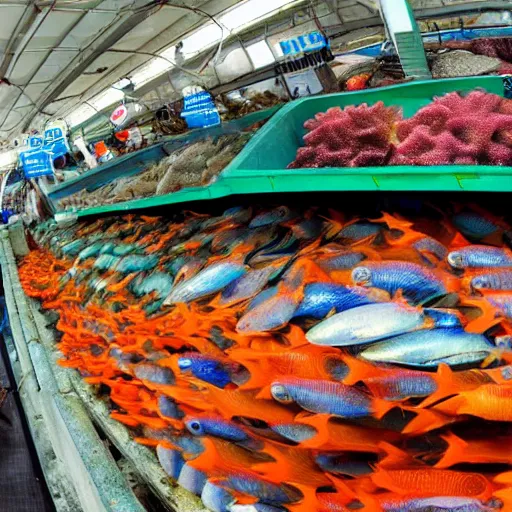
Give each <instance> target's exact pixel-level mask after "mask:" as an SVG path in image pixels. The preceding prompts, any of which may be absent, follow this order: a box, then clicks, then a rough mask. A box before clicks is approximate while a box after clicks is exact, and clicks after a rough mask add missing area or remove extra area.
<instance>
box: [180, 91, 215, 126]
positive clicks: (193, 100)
mask: <svg viewBox="0 0 512 512" xmlns="http://www.w3.org/2000/svg"><path fill="white" fill-rule="evenodd" d="M183 102H184V103H183V105H184V108H183V111H182V112H181V117H183V118H184V119H185V121H186V122H187V125H188V127H189V128H206V127H207V126H215V125H217V124H220V116H219V111H218V110H217V107H216V106H215V103H214V102H213V99H212V97H211V95H210V94H209V93H208V92H206V91H201V92H198V93H195V94H191V95H189V96H185V97H184V98H183Z"/></svg>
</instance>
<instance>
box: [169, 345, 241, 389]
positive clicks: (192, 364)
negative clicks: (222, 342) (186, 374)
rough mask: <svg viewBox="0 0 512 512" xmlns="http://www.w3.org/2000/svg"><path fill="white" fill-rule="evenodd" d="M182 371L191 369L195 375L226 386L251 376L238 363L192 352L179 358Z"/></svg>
mask: <svg viewBox="0 0 512 512" xmlns="http://www.w3.org/2000/svg"><path fill="white" fill-rule="evenodd" d="M178 366H179V368H180V370H181V371H190V372H191V373H192V375H194V377H196V378H197V379H200V380H204V381H205V382H208V383H209V384H213V385H214V386H216V387H218V388H225V387H226V386H227V385H228V384H230V383H232V382H235V383H239V384H240V383H242V382H244V381H245V380H247V378H248V377H249V375H248V373H247V372H244V368H243V367H242V366H241V365H239V364H237V363H233V362H230V363H223V362H222V361H219V360H218V359H216V358H215V357H213V356H208V355H206V354H199V353H195V352H190V353H188V354H183V356H182V357H180V358H179V359H178Z"/></svg>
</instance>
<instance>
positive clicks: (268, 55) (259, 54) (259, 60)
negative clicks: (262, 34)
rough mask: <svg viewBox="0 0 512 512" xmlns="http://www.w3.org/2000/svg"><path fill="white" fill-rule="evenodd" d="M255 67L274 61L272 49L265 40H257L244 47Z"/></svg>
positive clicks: (261, 66)
mask: <svg viewBox="0 0 512 512" xmlns="http://www.w3.org/2000/svg"><path fill="white" fill-rule="evenodd" d="M246 50H247V53H248V54H249V57H250V58H251V61H252V64H253V66H254V68H255V69H259V68H263V67H265V66H268V65H269V64H273V63H274V62H275V59H274V55H273V54H272V50H271V49H270V48H269V46H268V44H267V42H266V41H259V42H257V43H254V44H251V45H250V46H247V48H246Z"/></svg>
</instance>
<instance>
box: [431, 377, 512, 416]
mask: <svg viewBox="0 0 512 512" xmlns="http://www.w3.org/2000/svg"><path fill="white" fill-rule="evenodd" d="M434 410H435V411H438V412H441V413H443V414H447V415H450V416H460V415H462V414H471V415H472V416H478V417H480V418H484V419H486V420H492V421H512V384H484V385H482V386H479V387H478V388H476V389H473V390H470V391H463V392H461V393H459V394H458V395H457V396H454V397H453V398H449V399H448V400H446V401H445V402H442V403H440V404H438V405H436V406H435V407H434Z"/></svg>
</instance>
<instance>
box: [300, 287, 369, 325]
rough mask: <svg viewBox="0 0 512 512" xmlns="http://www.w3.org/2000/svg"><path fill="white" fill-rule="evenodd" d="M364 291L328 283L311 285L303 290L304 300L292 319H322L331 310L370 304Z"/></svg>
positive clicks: (338, 310) (343, 309) (337, 311)
mask: <svg viewBox="0 0 512 512" xmlns="http://www.w3.org/2000/svg"><path fill="white" fill-rule="evenodd" d="M373 302H374V301H372V300H371V299H370V298H368V293H365V290H357V289H355V288H348V287H346V286H343V285H337V284H330V283H312V284H308V285H307V286H306V287H305V289H304V298H303V299H302V302H301V303H300V305H299V307H298V308H297V310H296V311H295V313H294V314H293V317H292V318H296V317H300V316H311V317H313V318H324V317H325V316H326V315H327V314H328V313H329V312H331V311H332V310H333V309H334V310H335V311H336V313H340V312H341V311H345V310H347V309H351V308H355V307H358V306H364V305H366V304H372V303H373Z"/></svg>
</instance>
